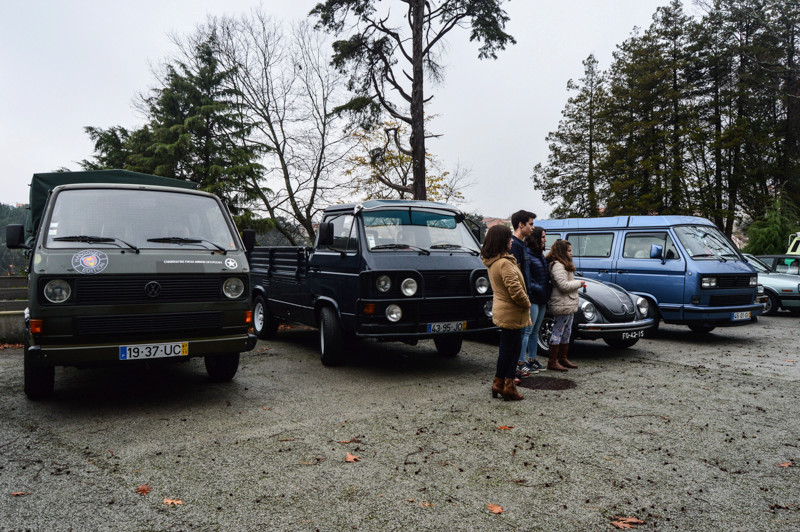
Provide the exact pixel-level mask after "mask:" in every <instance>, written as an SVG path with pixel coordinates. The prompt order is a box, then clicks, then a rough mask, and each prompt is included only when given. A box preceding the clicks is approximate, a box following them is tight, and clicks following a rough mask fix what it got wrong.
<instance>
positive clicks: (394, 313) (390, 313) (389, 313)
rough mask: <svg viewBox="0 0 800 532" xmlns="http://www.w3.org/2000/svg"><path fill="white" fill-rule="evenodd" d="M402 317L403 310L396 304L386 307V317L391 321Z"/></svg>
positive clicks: (396, 320)
mask: <svg viewBox="0 0 800 532" xmlns="http://www.w3.org/2000/svg"><path fill="white" fill-rule="evenodd" d="M402 317H403V311H402V309H401V308H400V307H398V306H397V305H389V306H388V307H386V318H387V319H388V320H389V321H391V322H398V321H400V318H402Z"/></svg>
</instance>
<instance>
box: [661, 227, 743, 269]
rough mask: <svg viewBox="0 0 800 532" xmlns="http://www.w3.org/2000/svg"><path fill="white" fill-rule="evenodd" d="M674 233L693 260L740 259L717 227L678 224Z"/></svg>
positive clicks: (737, 252)
mask: <svg viewBox="0 0 800 532" xmlns="http://www.w3.org/2000/svg"><path fill="white" fill-rule="evenodd" d="M675 234H676V235H678V240H680V241H681V244H683V247H684V248H685V249H686V253H688V255H689V256H690V257H692V258H693V259H695V260H722V261H725V260H740V259H741V255H739V251H738V250H737V249H736V248H735V247H734V246H733V244H731V243H730V241H729V240H728V239H727V238H725V235H723V234H722V232H720V230H719V229H717V228H716V227H713V226H710V225H680V226H678V227H676V228H675Z"/></svg>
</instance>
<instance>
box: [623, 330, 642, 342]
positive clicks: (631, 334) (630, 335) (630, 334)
mask: <svg viewBox="0 0 800 532" xmlns="http://www.w3.org/2000/svg"><path fill="white" fill-rule="evenodd" d="M629 338H644V331H633V332H624V333H622V339H623V340H627V339H629Z"/></svg>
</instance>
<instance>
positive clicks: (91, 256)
mask: <svg viewBox="0 0 800 532" xmlns="http://www.w3.org/2000/svg"><path fill="white" fill-rule="evenodd" d="M106 266H108V255H106V254H105V253H103V252H102V251H98V250H96V249H86V250H83V251H80V252H78V253H76V254H74V255H73V256H72V267H73V268H75V271H76V272H78V273H85V274H87V275H91V274H95V273H100V272H102V271H103V270H105V269H106Z"/></svg>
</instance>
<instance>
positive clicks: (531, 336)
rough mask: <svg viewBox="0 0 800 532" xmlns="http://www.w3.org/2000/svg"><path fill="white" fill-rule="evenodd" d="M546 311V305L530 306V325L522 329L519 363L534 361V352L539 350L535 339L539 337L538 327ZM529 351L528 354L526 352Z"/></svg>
mask: <svg viewBox="0 0 800 532" xmlns="http://www.w3.org/2000/svg"><path fill="white" fill-rule="evenodd" d="M546 311H547V305H546V304H545V305H536V304H533V305H531V323H532V324H533V325H531V326H530V327H525V328H524V329H522V349H521V350H520V352H519V361H520V362H527V361H528V360H536V351H537V350H538V348H539V345H538V343H537V339H538V336H539V327H541V326H542V322H543V321H544V315H545V313H546ZM528 351H530V353H529V352H528Z"/></svg>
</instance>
